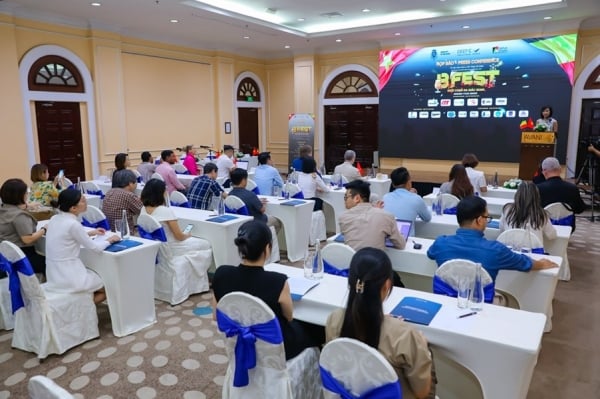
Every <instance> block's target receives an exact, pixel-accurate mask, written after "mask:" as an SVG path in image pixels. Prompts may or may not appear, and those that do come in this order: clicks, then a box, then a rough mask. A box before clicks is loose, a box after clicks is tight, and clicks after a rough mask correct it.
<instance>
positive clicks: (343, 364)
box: [319, 338, 402, 399]
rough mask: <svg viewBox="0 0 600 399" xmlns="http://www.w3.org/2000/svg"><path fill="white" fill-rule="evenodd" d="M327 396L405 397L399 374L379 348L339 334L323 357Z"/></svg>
mask: <svg viewBox="0 0 600 399" xmlns="http://www.w3.org/2000/svg"><path fill="white" fill-rule="evenodd" d="M319 366H320V370H321V380H322V381H323V396H324V397H325V398H326V399H328V398H340V397H341V398H359V397H360V398H402V389H401V387H400V382H399V381H398V375H397V374H396V371H395V370H394V368H393V367H392V366H391V365H390V364H389V362H388V361H387V360H386V359H385V357H383V355H382V354H381V353H379V352H378V351H377V349H374V348H371V347H370V346H369V345H367V344H365V343H362V342H360V341H358V340H356V339H352V338H337V339H334V340H333V341H330V342H328V343H327V345H325V347H323V351H322V352H321V356H320V357H319Z"/></svg>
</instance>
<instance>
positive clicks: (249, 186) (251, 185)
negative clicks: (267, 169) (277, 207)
mask: <svg viewBox="0 0 600 399" xmlns="http://www.w3.org/2000/svg"><path fill="white" fill-rule="evenodd" d="M246 190H248V191H252V192H254V194H257V195H258V194H262V195H271V193H260V192H259V191H258V187H257V185H256V183H255V182H254V180H252V179H248V180H247V183H246Z"/></svg>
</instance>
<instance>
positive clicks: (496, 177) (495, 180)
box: [492, 171, 498, 188]
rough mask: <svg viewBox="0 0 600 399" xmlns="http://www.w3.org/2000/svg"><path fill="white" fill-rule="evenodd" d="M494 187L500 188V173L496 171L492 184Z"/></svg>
mask: <svg viewBox="0 0 600 399" xmlns="http://www.w3.org/2000/svg"><path fill="white" fill-rule="evenodd" d="M492 186H493V187H494V188H498V172H497V171H496V173H494V181H493V183H492Z"/></svg>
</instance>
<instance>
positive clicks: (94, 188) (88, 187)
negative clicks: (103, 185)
mask: <svg viewBox="0 0 600 399" xmlns="http://www.w3.org/2000/svg"><path fill="white" fill-rule="evenodd" d="M81 187H82V188H83V191H84V192H85V193H86V194H90V195H99V196H100V199H104V193H103V192H102V190H100V187H98V185H97V184H96V183H94V182H93V181H82V182H81Z"/></svg>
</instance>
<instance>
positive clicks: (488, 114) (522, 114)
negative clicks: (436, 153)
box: [408, 109, 529, 119]
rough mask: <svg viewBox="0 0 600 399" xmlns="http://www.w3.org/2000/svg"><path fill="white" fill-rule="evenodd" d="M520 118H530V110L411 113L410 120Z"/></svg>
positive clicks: (409, 113)
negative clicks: (443, 117)
mask: <svg viewBox="0 0 600 399" xmlns="http://www.w3.org/2000/svg"><path fill="white" fill-rule="evenodd" d="M517 114H518V115H519V118H527V117H529V111H528V110H524V109H522V110H519V111H518V112H517V111H515V110H504V109H496V110H482V111H444V112H441V111H409V112H408V119H440V118H442V116H443V115H445V116H446V118H457V117H458V118H492V117H494V118H515V117H516V116H517Z"/></svg>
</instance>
